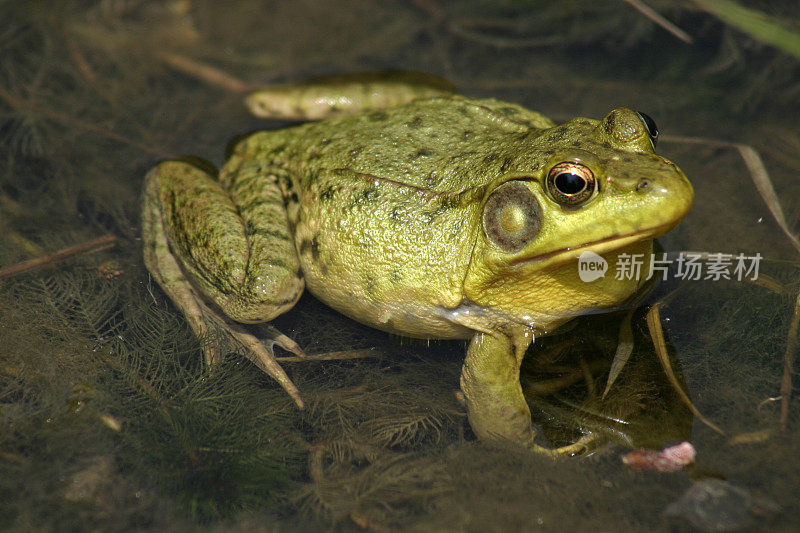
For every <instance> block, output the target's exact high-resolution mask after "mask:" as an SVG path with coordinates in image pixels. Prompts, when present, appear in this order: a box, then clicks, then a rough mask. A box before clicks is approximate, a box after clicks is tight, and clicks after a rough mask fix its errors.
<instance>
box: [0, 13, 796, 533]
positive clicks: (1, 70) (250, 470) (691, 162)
mask: <svg viewBox="0 0 800 533" xmlns="http://www.w3.org/2000/svg"><path fill="white" fill-rule="evenodd" d="M752 4H758V5H757V6H754V7H760V8H764V9H769V10H770V13H773V14H774V16H775V17H777V18H779V19H780V20H795V21H796V20H797V17H798V15H799V14H798V12H797V5H796V3H789V2H783V3H781V2H755V3H752ZM651 5H652V7H654V8H655V9H657V10H658V11H660V12H661V13H662V14H663V15H665V16H667V17H668V18H669V19H670V20H672V21H673V22H675V23H677V24H678V25H679V26H681V27H682V28H683V29H684V30H685V31H687V32H688V33H689V34H690V35H692V36H693V37H694V38H695V42H694V43H693V44H687V43H684V42H682V41H680V40H679V39H677V38H676V37H675V36H673V35H671V34H669V33H668V32H667V31H665V30H664V29H662V28H659V27H657V26H656V25H655V24H654V23H653V22H652V21H651V20H650V19H648V18H646V17H644V16H643V15H642V14H641V13H640V12H638V11H637V10H635V9H633V8H632V7H631V6H630V5H629V4H628V3H625V2H615V3H612V2H591V1H588V0H587V1H576V2H569V3H564V2H555V1H553V2H546V1H545V2H512V1H508V2H477V1H466V2H444V1H437V0H416V1H411V2H401V1H396V2H395V1H392V2H379V1H376V0H356V1H351V2H335V1H323V0H296V1H292V2H289V1H266V0H263V1H256V0H243V1H241V2H237V3H235V5H233V6H231V5H224V6H223V3H219V2H213V1H211V0H206V1H202V0H194V1H192V0H173V1H162V2H156V1H121V2H112V1H107V0H104V1H84V2H73V3H64V2H56V1H53V2H13V3H11V2H6V3H3V4H2V5H0V16H2V19H3V20H4V21H6V22H5V23H4V25H3V28H2V30H0V50H2V62H0V139H2V141H0V162H2V163H0V224H2V228H3V232H2V235H0V267H6V266H11V265H16V264H18V263H20V262H22V261H24V260H27V259H30V258H33V257H40V256H44V255H46V254H50V253H52V252H55V251H57V250H60V249H63V248H67V247H70V246H73V245H76V244H79V243H83V242H88V241H91V240H93V239H96V238H98V237H101V236H103V235H106V234H110V235H113V236H114V237H115V238H116V241H115V246H114V247H113V248H107V249H104V250H101V251H98V252H96V253H91V254H78V255H76V256H74V257H71V258H69V259H67V260H65V261H63V262H58V263H55V262H52V263H47V264H45V265H44V266H43V267H42V268H39V269H36V270H32V271H29V272H27V273H23V274H18V275H15V276H13V277H8V278H6V279H2V280H0V316H1V317H2V319H0V322H1V326H0V347H2V348H0V528H2V529H4V530H12V531H29V530H37V531H48V530H53V531H71V530H75V531H84V530H89V529H99V530H111V529H114V530H134V529H135V530H150V529H154V530H163V529H167V528H169V529H170V530H187V531H192V530H199V529H206V528H208V527H212V528H213V529H215V530H221V531H227V530H234V531H249V530H268V531H273V530H274V531H295V530H301V531H316V530H330V529H333V530H343V531H350V530H353V531H356V530H374V531H392V530H404V531H405V530H410V531H414V530H419V531H532V530H542V531H563V530H568V529H576V530H587V529H597V530H602V531H616V530H633V531H652V530H663V531H668V530H673V529H675V528H689V527H695V528H699V529H706V530H725V528H727V529H729V530H730V529H735V528H752V529H759V530H763V529H770V530H776V531H784V530H785V531H790V530H796V529H797V527H798V518H797V517H798V516H800V501H798V499H797V497H796V493H797V491H798V483H800V461H798V459H797V454H796V450H797V449H798V445H800V431H798V427H800V419H799V418H798V412H800V401H798V399H797V394H795V395H794V396H793V397H792V398H791V400H790V401H789V402H788V403H785V405H783V406H782V402H781V397H780V395H781V380H782V376H783V374H784V353H785V351H786V346H787V335H788V333H789V328H790V322H791V320H792V312H793V308H794V305H795V299H796V297H797V294H798V290H800V283H798V262H797V257H798V251H797V250H795V249H794V248H793V247H792V244H791V242H790V241H789V239H788V238H787V237H786V236H785V235H784V233H783V232H782V230H781V228H780V227H779V225H778V224H777V223H776V222H775V219H774V217H773V216H772V214H771V213H770V209H769V208H768V207H767V204H766V203H765V201H764V200H763V198H762V196H761V195H760V194H759V192H758V190H757V189H756V186H755V185H754V184H753V181H752V177H751V174H750V172H749V171H748V167H747V165H746V164H745V162H744V160H743V159H742V157H741V154H740V152H739V151H737V150H736V149H735V148H734V147H733V146H729V145H727V144H726V143H740V144H744V145H750V146H752V147H753V148H754V149H755V150H757V151H758V153H759V154H760V155H761V157H762V158H763V161H764V164H765V166H766V168H767V170H768V171H769V174H770V177H771V179H772V182H773V184H774V188H775V190H776V191H777V194H778V199H779V200H780V203H781V204H782V205H783V208H784V209H785V210H786V211H787V213H788V215H787V217H788V221H789V222H788V224H789V226H790V228H796V227H797V224H796V222H797V213H798V211H797V209H796V208H795V207H794V206H795V203H796V200H797V199H798V197H800V186H798V181H797V180H796V176H797V173H798V172H800V130H799V129H798V127H797V123H796V116H792V113H791V111H792V110H795V111H796V101H797V96H798V92H800V81H799V80H800V66H798V62H797V60H796V59H795V58H792V57H790V56H788V55H784V54H782V53H780V52H777V51H775V50H774V49H772V48H770V47H768V46H765V45H759V44H757V43H755V42H754V41H752V40H750V39H749V38H748V37H747V36H746V35H745V34H743V33H740V32H738V31H736V30H733V29H731V28H728V27H726V26H725V25H724V24H723V23H721V22H719V21H718V20H717V19H715V18H714V17H712V16H711V15H709V14H708V13H705V12H703V11H700V10H699V9H695V8H693V7H691V5H684V3H680V4H679V3H676V2H670V1H666V0H664V1H659V2H656V1H653V2H652V3H651ZM383 69H404V70H416V71H424V72H429V73H432V74H435V75H438V76H441V77H443V78H446V79H448V80H450V81H451V82H453V83H454V84H455V86H456V87H457V88H458V90H459V91H460V92H462V93H464V94H467V95H469V96H480V97H489V96H491V97H496V98H499V99H502V100H506V101H510V102H514V103H518V104H521V105H523V106H525V107H528V108H530V109H535V110H537V111H539V112H542V113H543V114H545V115H547V116H550V117H552V118H553V119H554V120H556V121H557V122H558V121H563V120H567V119H569V118H571V117H575V116H586V117H591V118H596V119H599V118H602V117H603V116H605V115H606V114H607V113H608V111H609V110H611V109H614V108H617V107H623V106H624V107H630V108H632V109H637V110H641V111H643V112H646V113H647V114H648V115H650V116H651V117H653V118H654V119H655V120H656V121H657V123H658V126H659V129H660V130H661V133H662V140H661V141H660V142H659V144H658V152H659V153H660V154H662V155H664V156H665V157H667V158H669V159H671V160H673V161H675V162H676V163H677V164H678V165H679V166H680V167H681V169H682V170H683V171H684V173H685V174H686V175H687V176H688V177H689V179H690V180H691V182H692V184H693V186H694V189H695V202H694V207H693V208H692V211H691V212H690V213H689V215H688V216H687V217H686V218H685V220H684V221H683V222H682V223H681V224H680V225H679V226H678V227H677V228H676V229H675V230H673V231H672V232H671V233H669V234H668V235H666V236H665V237H663V238H661V239H660V240H659V242H660V246H661V247H662V248H663V250H664V251H665V252H667V253H668V254H669V255H668V257H670V258H672V259H676V258H677V257H679V254H680V252H687V251H693V252H704V253H710V254H717V253H720V254H732V255H733V256H736V255H737V254H744V255H745V256H746V257H750V258H752V257H756V256H757V254H759V255H758V257H760V261H759V276H758V278H759V280H758V282H757V283H756V282H751V281H748V280H741V281H740V280H737V279H736V276H735V275H733V276H732V278H733V279H714V276H707V275H705V274H707V273H708V271H705V272H704V275H702V276H700V277H701V278H703V279H697V280H694V279H683V280H681V279H677V276H676V274H677V263H674V264H673V265H672V268H671V270H670V276H669V277H670V279H669V280H667V281H666V282H664V283H662V284H661V285H660V286H659V287H658V288H656V289H655V291H654V292H653V293H652V294H650V295H649V296H648V298H647V300H646V301H644V302H642V304H641V305H642V307H640V308H639V309H637V310H636V311H635V312H634V313H633V314H632V316H630V317H629V318H630V319H631V322H630V324H631V334H630V338H631V339H632V340H633V352H632V355H631V358H630V360H629V362H628V364H627V365H626V366H625V367H624V368H623V371H622V373H621V374H620V375H619V377H617V379H616V380H615V381H614V383H613V385H612V386H611V387H610V389H609V390H608V393H607V394H605V395H604V392H603V391H604V388H605V387H606V383H607V381H608V375H609V369H610V366H611V360H612V359H613V358H614V354H615V352H616V350H617V349H618V345H619V341H620V330H621V326H620V324H621V320H624V315H625V313H624V312H623V313H617V314H614V315H593V316H590V317H583V318H580V319H578V320H575V321H573V322H571V323H570V324H568V325H566V326H565V327H563V328H562V329H561V330H559V331H558V332H556V334H554V335H553V336H551V337H544V338H542V339H537V341H536V342H535V344H534V346H533V347H532V348H531V349H530V350H529V351H528V353H527V358H526V361H525V362H524V364H523V372H522V378H521V379H522V385H523V389H524V390H525V392H526V398H527V400H528V402H529V404H530V406H531V409H532V412H533V415H534V422H535V424H536V426H537V427H538V428H539V429H540V430H541V436H542V438H543V439H544V440H546V441H547V443H549V444H551V445H564V444H569V443H571V442H573V441H575V440H576V439H578V438H580V437H582V436H584V435H593V436H595V437H597V441H596V443H594V444H593V447H592V449H591V452H590V453H587V454H585V455H583V456H576V457H567V458H563V459H560V460H557V461H554V460H552V459H550V458H547V457H541V456H538V455H535V454H532V453H529V452H526V451H524V450H518V449H514V448H513V447H496V446H495V447H492V446H488V445H485V444H483V443H481V442H479V441H478V440H477V439H476V438H475V436H474V434H473V433H472V431H471V429H470V427H469V424H468V422H467V419H466V411H465V408H464V406H463V404H462V402H461V401H460V400H459V395H458V393H457V392H458V384H459V374H460V371H461V364H462V362H463V357H464V352H465V349H466V344H465V343H464V342H460V341H436V340H432V341H429V342H428V341H420V340H409V339H405V338H400V337H397V336H392V335H388V334H384V333H381V332H378V331H376V330H373V329H371V328H368V327H366V326H363V325H360V324H358V323H356V322H354V321H351V320H349V319H347V318H345V317H343V316H342V315H340V314H338V313H336V312H335V311H333V310H331V309H330V308H328V307H326V306H325V305H324V304H322V303H320V302H319V301H318V300H316V299H315V298H313V297H312V296H309V295H304V296H303V297H302V299H301V300H300V302H299V303H298V304H297V306H295V308H294V309H292V310H291V311H290V312H288V313H286V314H285V315H283V316H281V317H279V318H278V319H277V320H276V321H275V322H274V324H275V325H276V326H277V327H278V329H280V330H281V331H283V332H284V333H286V334H288V335H290V336H291V337H292V338H293V339H294V340H296V341H297V342H298V343H299V344H300V346H302V347H303V349H304V350H305V351H306V352H307V353H309V354H327V353H332V352H336V354H334V355H335V357H334V358H333V359H332V360H327V361H314V362H299V363H298V362H292V361H286V362H283V366H284V368H286V370H287V372H288V373H289V375H290V376H291V377H292V379H293V380H294V382H295V383H296V384H297V386H298V388H299V389H300V391H301V394H302V395H303V398H304V400H305V401H306V404H307V407H306V409H305V410H303V411H300V410H298V409H296V408H295V406H294V404H293V402H292V401H291V399H289V398H288V397H287V396H286V395H285V394H284V393H283V392H282V390H281V389H279V388H278V387H277V385H276V384H275V383H274V382H273V381H271V380H270V379H268V378H267V377H266V376H264V375H263V374H262V373H261V372H260V371H259V370H258V369H257V368H256V367H255V366H254V365H253V364H251V363H250V362H248V361H247V360H246V359H245V358H244V357H243V356H241V355H238V354H230V355H228V356H227V357H226V358H225V360H224V362H223V363H222V364H221V365H220V367H219V368H218V369H216V370H215V371H214V372H211V373H209V372H208V370H207V369H206V368H204V365H203V362H202V353H201V346H200V343H199V342H198V340H197V339H196V338H195V337H194V336H193V335H192V332H191V330H190V329H189V328H188V326H187V325H186V323H185V321H184V320H183V318H182V316H181V315H180V314H179V313H178V312H177V311H176V310H175V308H174V307H173V306H172V305H171V304H170V302H169V300H168V299H167V297H166V296H165V294H164V293H163V292H162V291H161V289H160V288H159V287H158V286H157V284H156V283H155V281H153V280H152V278H151V277H150V276H149V274H148V272H147V270H146V269H145V267H144V264H143V262H142V256H141V237H140V226H139V224H140V219H139V196H140V189H141V186H142V181H143V177H144V175H145V173H146V172H147V170H148V169H149V168H150V167H151V166H152V165H153V164H155V163H156V162H157V161H158V160H159V159H163V158H167V157H174V156H177V155H181V154H194V155H197V156H200V157H203V158H205V159H207V160H209V161H212V162H213V163H214V164H217V165H221V164H222V163H223V161H224V154H225V147H226V145H227V144H228V143H229V141H230V140H231V139H233V138H235V137H236V136H238V135H241V134H242V133H244V132H249V131H254V130H257V129H262V128H270V129H272V128H278V127H281V126H283V125H285V124H284V123H280V122H277V121H267V122H264V121H262V120H259V119H256V118H254V117H252V116H250V115H249V114H248V112H247V110H246V109H245V107H244V105H243V94H244V93H243V92H242V89H243V88H245V87H253V86H257V85H259V84H264V83H273V82H285V81H296V80H299V79H300V78H302V77H305V76H311V75H320V74H332V73H341V72H358V71H375V70H383ZM687 138H691V139H689V140H687ZM696 139H705V140H707V142H706V141H703V142H697V141H696ZM703 264H704V265H705V268H708V265H709V260H706V261H705V262H703ZM731 272H733V271H732V270H731ZM751 277H752V276H751ZM706 278H708V279H706ZM655 302H661V303H660V320H661V324H662V327H663V331H664V335H665V337H666V339H667V347H668V352H669V359H670V366H669V367H670V368H671V369H672V371H673V372H674V373H675V376H676V377H675V378H674V379H673V380H670V379H669V378H668V376H667V374H668V372H667V371H665V369H664V368H663V365H662V364H661V363H660V362H659V359H658V357H657V355H656V352H655V350H654V348H653V343H652V340H651V337H650V334H649V331H648V327H647V324H646V321H645V312H646V311H647V309H648V308H649V307H648V306H649V305H651V304H653V303H655ZM252 331H253V332H255V333H256V334H258V332H259V328H258V327H257V326H254V327H253V329H252ZM261 332H262V333H263V330H261ZM215 340H217V339H214V338H211V339H206V342H214V341H215ZM282 355H285V354H282ZM790 355H791V356H792V358H791V359H794V356H796V354H790ZM337 357H338V358H337ZM348 357H349V358H348ZM794 378H795V379H794V381H795V383H796V382H797V376H794ZM676 388H680V389H685V391H686V392H687V394H688V396H689V397H690V398H691V403H692V405H693V408H694V409H696V411H697V412H699V413H700V414H701V415H702V416H703V417H704V418H705V419H706V420H707V421H708V423H707V422H705V421H704V420H703V419H701V418H699V417H698V416H695V415H693V414H692V410H691V409H692V408H690V406H689V404H688V403H687V402H686V401H685V400H683V399H681V394H680V392H678V391H677V390H676ZM782 407H783V408H784V409H786V415H785V424H784V425H785V427H782V423H781V420H782V418H781V416H782V415H781V409H782ZM544 440H543V441H542V442H544ZM682 441H689V442H691V443H692V445H693V446H694V448H695V449H696V452H697V456H696V461H695V463H694V464H692V465H690V466H689V467H687V468H685V469H681V470H679V471H677V472H673V473H657V472H652V471H641V470H637V469H635V468H632V467H631V466H628V465H626V464H624V463H623V462H622V459H621V458H622V456H623V455H624V454H626V453H628V452H630V451H631V450H632V449H637V448H640V447H646V448H648V449H654V450H658V449H661V448H662V447H665V446H669V445H673V444H677V443H680V442H682Z"/></svg>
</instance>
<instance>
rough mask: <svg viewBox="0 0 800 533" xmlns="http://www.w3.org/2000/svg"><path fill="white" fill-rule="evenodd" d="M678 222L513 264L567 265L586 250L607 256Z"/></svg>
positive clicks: (668, 228) (652, 237)
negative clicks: (546, 263)
mask: <svg viewBox="0 0 800 533" xmlns="http://www.w3.org/2000/svg"><path fill="white" fill-rule="evenodd" d="M678 222H680V220H678V221H673V222H668V223H666V224H661V225H658V226H653V227H650V228H644V229H641V230H638V231H634V232H630V233H626V234H625V235H609V236H608V237H603V238H602V239H598V240H596V241H591V242H587V243H584V244H579V245H577V246H566V247H564V248H559V249H557V250H553V251H550V252H545V253H543V254H539V255H536V256H533V257H520V258H518V259H516V260H514V261H512V262H511V264H513V265H515V266H516V265H527V264H530V263H542V262H545V261H547V262H550V263H552V264H559V263H566V262H569V261H571V260H574V259H577V258H578V256H579V255H580V254H581V253H582V252H584V251H586V250H591V251H592V252H595V253H596V254H598V255H603V254H607V253H608V252H613V251H614V250H619V249H620V248H625V247H626V246H630V245H631V244H634V243H637V242H640V241H644V240H648V239H655V238H657V237H660V236H662V235H664V234H666V233H668V232H669V231H670V230H671V229H672V228H674V227H675V226H677V225H678Z"/></svg>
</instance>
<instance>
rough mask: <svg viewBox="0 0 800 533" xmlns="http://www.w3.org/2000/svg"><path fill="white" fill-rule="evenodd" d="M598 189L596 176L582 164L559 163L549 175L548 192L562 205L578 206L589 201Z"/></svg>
mask: <svg viewBox="0 0 800 533" xmlns="http://www.w3.org/2000/svg"><path fill="white" fill-rule="evenodd" d="M596 188H597V181H596V180H595V178H594V174H593V173H592V171H591V170H589V167H587V166H586V165H582V164H580V163H576V162H572V161H566V162H564V163H559V164H557V165H556V166H554V167H553V168H551V169H550V173H549V174H548V175H547V192H548V193H549V194H550V196H551V197H552V198H553V200H555V201H556V202H558V203H559V204H561V205H565V206H570V207H575V206H578V205H580V204H582V203H584V202H586V201H587V200H589V199H590V198H591V197H592V195H593V194H594V191H595V189H596Z"/></svg>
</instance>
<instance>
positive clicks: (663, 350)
mask: <svg viewBox="0 0 800 533" xmlns="http://www.w3.org/2000/svg"><path fill="white" fill-rule="evenodd" d="M660 307H661V304H660V303H656V304H653V306H652V307H651V308H650V310H649V311H648V312H647V329H649V330H650V338H651V339H652V340H653V346H654V347H655V349H656V355H657V356H658V361H659V362H660V363H661V368H663V369H664V373H665V374H666V376H667V379H669V382H670V383H671V384H672V387H673V388H674V389H675V392H677V393H678V396H679V397H680V399H681V401H683V403H685V404H686V406H687V407H689V410H690V411H691V412H692V413H693V414H694V416H696V417H697V418H698V420H700V421H701V422H703V423H704V424H705V425H707V426H708V427H710V428H711V429H713V430H714V431H716V432H717V433H719V434H720V435H724V434H725V432H724V431H722V430H721V429H720V428H719V427H717V426H716V425H715V424H714V423H713V422H711V421H710V420H709V419H707V418H706V417H704V416H703V415H702V413H700V411H698V410H697V407H695V406H694V404H693V403H692V400H691V398H689V395H688V394H686V391H685V390H683V387H682V386H681V383H680V381H679V380H678V378H677V376H675V372H674V371H673V370H672V364H670V360H669V353H668V352H667V343H666V342H665V341H664V330H663V329H661V312H660V311H659V309H660Z"/></svg>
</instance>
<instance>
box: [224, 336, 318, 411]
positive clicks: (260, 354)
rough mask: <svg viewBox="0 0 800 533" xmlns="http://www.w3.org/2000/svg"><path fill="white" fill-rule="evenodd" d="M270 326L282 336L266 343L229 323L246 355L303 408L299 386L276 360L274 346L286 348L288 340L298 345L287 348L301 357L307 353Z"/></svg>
mask: <svg viewBox="0 0 800 533" xmlns="http://www.w3.org/2000/svg"><path fill="white" fill-rule="evenodd" d="M269 327H270V328H271V329H272V331H275V332H277V333H278V335H279V336H280V337H282V338H280V339H276V338H271V339H270V340H268V341H267V342H266V343H264V342H262V341H261V340H260V339H259V338H258V337H256V336H255V335H253V334H251V333H249V332H248V331H246V330H245V329H244V328H243V327H242V326H240V325H238V324H230V323H229V324H228V331H229V332H230V334H231V336H232V337H233V338H234V340H235V341H236V342H238V343H239V344H241V345H242V347H244V348H245V350H246V352H245V355H246V356H247V358H248V359H250V360H251V361H252V362H253V363H254V364H255V365H256V366H257V367H258V368H260V369H261V370H263V371H264V372H266V373H267V374H269V376H270V377H271V378H272V379H274V380H275V381H277V382H278V383H279V384H280V386H281V387H283V390H285V391H286V393H287V394H288V395H289V396H291V397H292V399H293V400H294V403H296V404H297V407H299V408H300V409H302V408H303V407H305V403H304V402H303V398H301V397H300V391H299V390H298V389H297V386H295V384H294V383H293V382H292V380H291V379H290V378H289V376H288V375H286V371H285V370H284V369H283V368H282V367H281V365H280V364H278V361H276V360H275V353H274V351H273V349H272V346H273V345H274V344H277V345H278V346H280V347H281V348H285V346H284V343H285V342H286V340H288V341H289V342H290V343H291V344H292V345H294V346H295V347H296V350H297V351H295V350H291V349H289V348H285V349H286V350H289V351H291V352H293V353H297V354H298V356H300V357H305V353H303V351H302V350H301V349H300V347H299V346H297V344H296V343H295V342H294V341H292V340H291V339H289V337H286V335H283V334H282V333H280V332H279V331H278V330H277V329H275V328H273V327H272V326H269ZM298 352H299V353H298Z"/></svg>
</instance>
